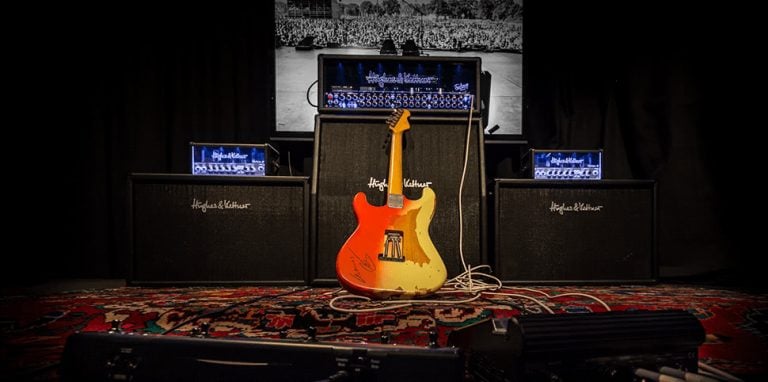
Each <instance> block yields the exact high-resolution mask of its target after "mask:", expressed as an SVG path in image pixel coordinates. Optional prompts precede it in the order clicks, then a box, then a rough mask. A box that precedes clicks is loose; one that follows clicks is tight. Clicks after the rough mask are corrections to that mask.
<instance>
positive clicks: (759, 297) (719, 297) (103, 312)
mask: <svg viewBox="0 0 768 382" xmlns="http://www.w3.org/2000/svg"><path fill="white" fill-rule="evenodd" d="M536 289H538V290H540V291H543V292H546V293H547V294H549V295H551V296H553V298H547V297H545V296H544V295H541V294H539V293H533V292H530V291H525V290H514V289H508V290H506V291H507V292H509V293H519V294H525V295H528V296H530V297H533V298H535V299H537V300H539V301H541V302H542V303H544V304H545V305H546V306H547V307H549V308H550V309H552V310H553V311H554V312H555V313H556V314H573V313H584V312H601V311H605V310H606V309H605V308H604V307H603V306H602V305H601V304H599V303H598V302H596V301H594V300H591V299H589V298H586V297H581V296H564V297H557V295H559V294H564V293H569V292H578V293H588V294H591V295H594V296H596V297H598V298H600V299H602V300H603V301H605V302H606V303H607V304H608V305H609V306H610V307H611V309H612V310H630V309H647V310H661V309H685V310H688V311H689V312H691V313H693V314H694V315H696V317H698V318H699V319H700V321H701V323H702V324H703V326H704V328H705V330H706V332H707V342H706V343H705V344H704V345H703V346H701V347H700V349H699V357H700V359H701V360H702V361H704V362H707V363H709V364H711V365H712V366H715V367H718V368H721V369H723V370H726V371H729V372H731V373H734V374H736V375H740V376H744V377H746V379H747V380H750V377H751V376H756V375H765V374H766V372H767V371H768V366H767V365H766V359H768V322H767V321H768V320H766V315H767V314H768V296H766V295H765V294H748V293H743V292H738V291H732V290H725V289H714V288H709V287H698V286H681V285H655V286H611V287H571V286H569V287H562V286H558V287H537V288H536ZM335 291H336V290H334V289H328V288H313V289H304V288H299V287H296V288H287V287H281V288H278V287H237V288H235V287H232V288H223V287H219V288H209V287H206V288H202V287H189V288H139V287H122V288H115V289H101V290H82V291H76V292H67V293H56V294H50V295H43V296H5V297H2V299H0V344H2V346H0V379H3V380H4V379H6V378H7V379H9V380H17V379H32V380H46V379H55V378H56V376H57V368H58V362H59V360H60V358H61V354H62V351H63V346H64V343H65V340H66V337H67V336H68V335H69V334H71V333H73V332H75V331H107V330H109V328H110V326H111V324H110V323H111V321H112V320H120V321H122V329H123V330H124V331H126V332H137V333H154V334H162V333H164V332H166V331H169V330H170V329H173V330H172V331H170V332H169V333H168V335H189V333H190V331H191V330H193V328H195V327H196V326H198V325H200V324H201V323H203V322H210V326H211V328H212V330H213V333H212V335H213V336H240V337H252V338H280V337H281V336H282V337H285V338H289V339H291V338H293V339H301V338H305V337H306V334H307V328H308V327H310V326H314V327H316V328H317V337H318V339H319V340H321V341H354V342H359V341H367V342H379V341H380V338H381V335H382V333H389V334H390V337H391V342H393V343H397V344H415V345H425V344H426V343H427V342H428V333H429V331H431V330H437V331H438V333H439V344H440V345H444V344H445V341H446V338H447V334H448V333H449V332H450V331H451V330H452V329H453V328H457V327H461V326H465V325H469V324H471V323H474V322H477V321H478V320H481V319H484V318H487V317H490V316H494V315H495V316H513V315H520V314H523V313H526V314H528V313H534V312H542V313H543V310H542V308H541V307H540V306H539V305H537V304H536V303H534V302H532V301H529V300H525V299H520V298H509V297H503V296H490V295H489V296H488V298H487V299H478V300H475V301H473V302H471V303H462V304H458V305H451V304H418V305H412V306H409V307H403V308H398V309H394V310H390V311H384V312H369V313H342V312H339V311H336V310H333V309H331V308H330V307H329V301H330V300H331V298H333V297H334V292H335ZM340 305H342V306H344V307H360V306H359V305H355V306H353V305H352V304H351V303H350V302H344V303H341V304H340ZM366 307H367V306H366ZM523 310H525V312H523ZM201 316H202V317H201ZM196 317H198V319H195V318H196ZM188 320H191V321H190V322H189V323H188V324H184V325H181V326H180V327H178V328H175V329H174V327H176V326H178V325H179V324H183V323H184V322H186V321H188Z"/></svg>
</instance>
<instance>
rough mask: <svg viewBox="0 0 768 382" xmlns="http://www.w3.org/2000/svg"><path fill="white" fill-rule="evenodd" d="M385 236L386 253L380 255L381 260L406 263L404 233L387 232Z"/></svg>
mask: <svg viewBox="0 0 768 382" xmlns="http://www.w3.org/2000/svg"><path fill="white" fill-rule="evenodd" d="M384 234H385V235H386V237H385V239H384V253H380V254H379V260H382V261H397V262H404V261H405V256H403V231H395V230H386V231H384Z"/></svg>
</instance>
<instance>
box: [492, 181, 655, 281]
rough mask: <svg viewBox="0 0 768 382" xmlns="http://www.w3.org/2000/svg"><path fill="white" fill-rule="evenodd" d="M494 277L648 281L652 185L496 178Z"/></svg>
mask: <svg viewBox="0 0 768 382" xmlns="http://www.w3.org/2000/svg"><path fill="white" fill-rule="evenodd" d="M494 201H495V206H494V213H495V214H494V225H495V226H494V246H495V250H494V255H495V259H494V270H495V272H496V275H497V276H498V277H499V278H500V279H501V280H502V281H503V282H505V283H519V282H527V283H571V282H572V283H590V282H592V283H614V282H653V281H655V280H656V278H657V275H658V265H657V259H656V213H655V212H656V184H655V182H654V181H651V180H602V181H580V182H573V181H537V180H513V179H496V181H495V193H494Z"/></svg>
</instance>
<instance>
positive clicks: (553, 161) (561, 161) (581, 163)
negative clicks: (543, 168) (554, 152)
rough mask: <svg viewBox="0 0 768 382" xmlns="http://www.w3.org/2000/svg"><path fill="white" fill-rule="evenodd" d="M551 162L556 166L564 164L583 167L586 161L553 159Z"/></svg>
mask: <svg viewBox="0 0 768 382" xmlns="http://www.w3.org/2000/svg"><path fill="white" fill-rule="evenodd" d="M550 162H551V163H552V164H554V165H564V164H578V165H583V164H584V159H576V158H571V157H568V158H552V159H550Z"/></svg>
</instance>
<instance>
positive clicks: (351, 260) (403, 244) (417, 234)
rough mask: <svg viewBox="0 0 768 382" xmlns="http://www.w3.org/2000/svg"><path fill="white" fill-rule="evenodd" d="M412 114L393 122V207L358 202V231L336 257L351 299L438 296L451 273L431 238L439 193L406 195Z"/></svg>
mask: <svg viewBox="0 0 768 382" xmlns="http://www.w3.org/2000/svg"><path fill="white" fill-rule="evenodd" d="M409 116H410V112H409V111H408V110H396V111H395V113H394V114H393V115H392V116H391V117H390V119H389V120H388V125H389V129H390V130H391V134H392V141H391V147H390V158H389V176H388V178H387V181H388V187H387V201H386V204H385V205H383V206H374V205H371V204H370V203H368V200H367V199H366V196H365V194H364V193H362V192H359V193H357V195H355V197H354V200H353V202H352V206H353V209H354V211H355V216H356V217H357V223H358V225H357V228H356V229H355V231H354V232H353V233H352V235H350V236H349V238H348V239H347V241H346V242H345V243H344V245H343V246H342V247H341V250H340V251H339V254H338V256H337V257H336V275H337V277H338V279H339V282H340V283H341V285H342V286H343V287H344V288H345V289H347V290H348V291H350V292H351V293H354V294H357V295H362V296H368V297H372V298H379V299H388V298H399V299H401V298H413V297H421V296H426V295H429V294H432V293H434V292H435V291H437V290H438V289H440V288H441V287H442V286H443V284H444V283H445V280H446V277H447V271H446V268H445V264H444V263H443V260H442V258H441V257H440V254H439V253H438V252H437V249H436V248H435V245H434V244H433V243H432V239H431V238H430V237H429V224H430V222H431V221H432V216H433V214H434V212H435V192H434V191H432V189H431V188H429V187H425V188H424V189H423V191H422V195H421V198H419V199H415V200H411V199H408V198H406V197H405V196H404V195H403V178H402V137H403V133H404V132H405V131H407V130H409V129H410V125H409V123H408V117H409Z"/></svg>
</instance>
